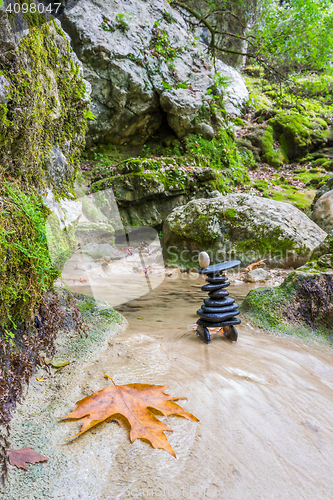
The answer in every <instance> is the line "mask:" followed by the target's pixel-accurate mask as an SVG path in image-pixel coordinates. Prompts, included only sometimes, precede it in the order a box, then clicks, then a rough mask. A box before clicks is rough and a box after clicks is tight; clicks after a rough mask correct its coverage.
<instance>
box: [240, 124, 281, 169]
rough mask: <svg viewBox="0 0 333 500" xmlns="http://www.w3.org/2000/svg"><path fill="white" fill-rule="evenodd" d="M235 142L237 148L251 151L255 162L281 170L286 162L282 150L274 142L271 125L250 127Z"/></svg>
mask: <svg viewBox="0 0 333 500" xmlns="http://www.w3.org/2000/svg"><path fill="white" fill-rule="evenodd" d="M237 142H238V145H239V147H242V148H245V149H249V150H250V151H252V153H253V155H254V158H255V159H256V160H257V161H261V162H264V163H267V164H268V165H271V166H272V167H274V168H281V167H282V166H283V164H284V163H287V162H288V158H287V156H286V155H285V152H284V150H283V149H282V148H281V147H280V146H279V145H277V144H276V142H275V141H274V132H273V128H272V126H271V125H267V124H266V125H262V124H258V125H252V126H250V127H248V128H247V130H246V132H245V134H244V135H243V136H242V137H241V139H239V140H238V141H237Z"/></svg>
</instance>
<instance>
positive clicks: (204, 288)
mask: <svg viewBox="0 0 333 500" xmlns="http://www.w3.org/2000/svg"><path fill="white" fill-rule="evenodd" d="M229 285H230V283H229V281H227V282H226V283H218V284H217V285H213V284H210V285H204V286H202V287H201V290H202V291H203V292H213V291H214V290H219V289H222V288H227V287H228V286H229Z"/></svg>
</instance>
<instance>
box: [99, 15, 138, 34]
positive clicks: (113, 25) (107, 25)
mask: <svg viewBox="0 0 333 500" xmlns="http://www.w3.org/2000/svg"><path fill="white" fill-rule="evenodd" d="M131 17H132V16H131V14H124V13H120V14H117V15H116V17H115V19H114V21H111V20H110V19H109V18H107V17H105V16H104V17H103V23H102V24H101V28H102V30H104V31H109V32H110V33H114V32H115V31H116V30H119V31H121V32H122V33H126V32H127V31H128V30H129V24H128V22H127V21H129V20H130V19H131Z"/></svg>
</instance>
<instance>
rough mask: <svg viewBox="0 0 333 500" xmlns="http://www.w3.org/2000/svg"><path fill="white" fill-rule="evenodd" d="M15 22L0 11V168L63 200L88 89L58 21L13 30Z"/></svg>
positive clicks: (83, 127) (70, 182)
mask: <svg viewBox="0 0 333 500" xmlns="http://www.w3.org/2000/svg"><path fill="white" fill-rule="evenodd" d="M15 20H16V18H14V20H13V22H14V25H12V24H11V20H9V19H8V17H7V13H6V12H4V11H0V24H1V23H2V25H3V26H4V27H5V31H4V32H3V33H1V35H0V36H1V37H2V38H3V40H1V39H0V48H1V50H2V49H3V47H4V48H5V49H7V50H6V51H5V55H4V57H3V59H1V61H0V105H1V106H0V156H1V163H2V166H3V167H4V169H5V171H6V174H7V175H9V176H10V175H13V176H14V177H15V178H16V179H17V177H20V176H22V175H23V176H25V178H26V180H28V181H30V180H33V184H35V185H41V184H42V182H43V181H46V183H47V185H48V186H49V187H51V188H52V189H54V190H56V191H58V194H61V195H63V194H65V193H66V192H67V191H68V188H70V187H73V185H74V177H75V175H74V172H75V166H76V164H77V161H78V157H79V154H80V152H81V150H82V147H83V145H84V134H85V130H86V122H87V119H86V114H87V111H88V109H89V95H88V93H87V89H89V84H87V85H86V84H85V82H84V80H83V72H82V66H81V64H80V61H79V60H78V59H77V56H76V55H75V53H74V52H73V51H72V50H71V48H70V45H69V41H68V38H67V35H66V34H65V33H64V31H63V30H62V29H61V27H60V23H59V21H55V22H54V23H52V24H50V23H45V24H43V25H42V26H41V28H40V29H36V28H34V29H31V30H30V31H29V29H26V30H23V31H22V30H21V31H16V30H15ZM8 40H9V41H8ZM36 46H38V47H39V49H38V51H37V50H36ZM13 49H16V50H15V51H14V50H13ZM4 75H6V76H4ZM36 82H38V85H37V84H36Z"/></svg>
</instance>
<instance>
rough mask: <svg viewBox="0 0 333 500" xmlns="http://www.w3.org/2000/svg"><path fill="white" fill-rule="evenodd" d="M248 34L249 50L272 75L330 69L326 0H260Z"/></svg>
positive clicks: (332, 27)
mask: <svg viewBox="0 0 333 500" xmlns="http://www.w3.org/2000/svg"><path fill="white" fill-rule="evenodd" d="M251 35H252V36H254V37H255V43H254V46H253V52H254V54H255V55H258V56H259V57H260V59H261V60H262V61H265V62H266V64H268V65H269V68H271V69H270V71H271V74H272V75H276V76H277V74H278V73H281V75H284V76H285V75H288V74H289V73H292V72H294V71H306V70H307V71H311V70H314V69H316V70H323V69H324V70H326V71H331V58H332V52H333V50H332V48H333V9H332V3H331V2H330V1H329V0H288V1H283V2H278V1H271V0H264V1H263V2H262V3H261V5H260V15H259V17H258V19H257V22H256V23H255V24H254V27H253V29H252V32H251Z"/></svg>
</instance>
